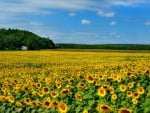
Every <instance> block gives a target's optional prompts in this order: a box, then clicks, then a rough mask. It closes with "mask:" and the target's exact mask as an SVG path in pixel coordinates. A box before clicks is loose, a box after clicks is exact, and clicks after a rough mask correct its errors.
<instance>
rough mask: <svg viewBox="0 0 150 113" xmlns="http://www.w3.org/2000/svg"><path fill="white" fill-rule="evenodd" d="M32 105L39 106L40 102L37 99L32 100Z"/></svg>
mask: <svg viewBox="0 0 150 113" xmlns="http://www.w3.org/2000/svg"><path fill="white" fill-rule="evenodd" d="M30 105H31V106H33V107H35V106H39V102H37V101H32V102H31V104H30Z"/></svg>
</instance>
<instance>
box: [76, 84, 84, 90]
mask: <svg viewBox="0 0 150 113" xmlns="http://www.w3.org/2000/svg"><path fill="white" fill-rule="evenodd" d="M77 88H78V89H84V88H85V84H84V83H83V82H80V83H78V85H77Z"/></svg>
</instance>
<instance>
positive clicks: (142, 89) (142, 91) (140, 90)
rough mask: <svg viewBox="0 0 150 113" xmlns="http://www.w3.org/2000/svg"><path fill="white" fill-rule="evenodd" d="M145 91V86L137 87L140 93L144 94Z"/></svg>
mask: <svg viewBox="0 0 150 113" xmlns="http://www.w3.org/2000/svg"><path fill="white" fill-rule="evenodd" d="M144 92H145V90H144V88H143V87H138V88H137V93H138V94H140V95H141V94H144Z"/></svg>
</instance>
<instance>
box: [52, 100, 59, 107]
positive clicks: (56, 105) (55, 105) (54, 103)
mask: <svg viewBox="0 0 150 113" xmlns="http://www.w3.org/2000/svg"><path fill="white" fill-rule="evenodd" d="M50 107H52V108H57V107H58V102H57V101H52V102H51V105H50Z"/></svg>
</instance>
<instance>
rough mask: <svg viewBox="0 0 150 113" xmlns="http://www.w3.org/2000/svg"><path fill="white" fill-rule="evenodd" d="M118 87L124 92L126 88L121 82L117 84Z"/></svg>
mask: <svg viewBox="0 0 150 113" xmlns="http://www.w3.org/2000/svg"><path fill="white" fill-rule="evenodd" d="M119 89H120V91H121V92H125V91H126V89H127V88H126V85H123V84H121V85H120V86H119Z"/></svg>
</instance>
